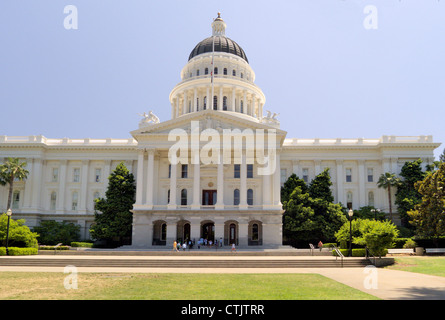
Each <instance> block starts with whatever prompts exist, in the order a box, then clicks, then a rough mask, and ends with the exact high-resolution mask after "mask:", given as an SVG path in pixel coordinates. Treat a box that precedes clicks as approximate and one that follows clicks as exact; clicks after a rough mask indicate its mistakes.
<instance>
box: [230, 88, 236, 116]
mask: <svg viewBox="0 0 445 320" xmlns="http://www.w3.org/2000/svg"><path fill="white" fill-rule="evenodd" d="M235 104H236V87H233V88H232V105H231V106H230V111H235Z"/></svg>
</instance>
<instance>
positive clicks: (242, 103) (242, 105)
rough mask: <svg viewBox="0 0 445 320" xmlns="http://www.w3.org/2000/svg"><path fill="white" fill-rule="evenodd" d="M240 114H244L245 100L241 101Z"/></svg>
mask: <svg viewBox="0 0 445 320" xmlns="http://www.w3.org/2000/svg"><path fill="white" fill-rule="evenodd" d="M239 112H241V113H244V102H243V100H241V103H240V111H239Z"/></svg>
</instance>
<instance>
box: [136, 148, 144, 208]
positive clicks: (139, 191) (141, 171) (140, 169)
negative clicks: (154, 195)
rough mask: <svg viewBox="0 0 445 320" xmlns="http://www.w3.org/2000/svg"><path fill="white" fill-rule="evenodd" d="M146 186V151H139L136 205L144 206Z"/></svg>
mask: <svg viewBox="0 0 445 320" xmlns="http://www.w3.org/2000/svg"><path fill="white" fill-rule="evenodd" d="M143 184H144V150H143V149H140V150H138V176H137V179H136V205H138V206H140V205H142V195H143V190H144V188H143Z"/></svg>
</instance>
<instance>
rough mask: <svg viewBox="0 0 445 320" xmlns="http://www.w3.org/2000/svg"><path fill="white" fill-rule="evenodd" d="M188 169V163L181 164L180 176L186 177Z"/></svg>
mask: <svg viewBox="0 0 445 320" xmlns="http://www.w3.org/2000/svg"><path fill="white" fill-rule="evenodd" d="M187 171H188V165H186V164H183V165H182V170H181V177H182V178H183V179H186V178H187V173H188V172H187Z"/></svg>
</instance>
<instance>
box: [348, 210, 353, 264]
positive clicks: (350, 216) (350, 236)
mask: <svg viewBox="0 0 445 320" xmlns="http://www.w3.org/2000/svg"><path fill="white" fill-rule="evenodd" d="M353 215H354V211H352V209H349V211H348V216H349V255H348V256H349V257H352V216H353Z"/></svg>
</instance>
